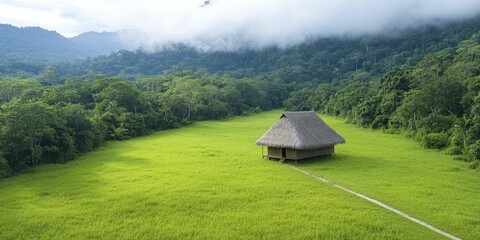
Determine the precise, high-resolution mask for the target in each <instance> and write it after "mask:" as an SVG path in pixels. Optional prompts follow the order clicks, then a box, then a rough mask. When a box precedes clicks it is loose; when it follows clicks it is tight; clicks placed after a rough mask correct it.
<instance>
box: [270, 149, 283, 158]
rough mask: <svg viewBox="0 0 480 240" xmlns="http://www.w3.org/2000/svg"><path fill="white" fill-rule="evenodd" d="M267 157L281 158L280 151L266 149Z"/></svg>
mask: <svg viewBox="0 0 480 240" xmlns="http://www.w3.org/2000/svg"><path fill="white" fill-rule="evenodd" d="M268 157H269V158H278V159H280V158H282V149H281V148H274V147H268Z"/></svg>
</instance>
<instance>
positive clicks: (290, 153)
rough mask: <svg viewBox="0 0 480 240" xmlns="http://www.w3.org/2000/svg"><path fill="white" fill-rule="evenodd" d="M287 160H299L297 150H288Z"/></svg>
mask: <svg viewBox="0 0 480 240" xmlns="http://www.w3.org/2000/svg"><path fill="white" fill-rule="evenodd" d="M287 159H292V160H297V150H296V149H291V148H287Z"/></svg>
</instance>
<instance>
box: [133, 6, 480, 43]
mask: <svg viewBox="0 0 480 240" xmlns="http://www.w3.org/2000/svg"><path fill="white" fill-rule="evenodd" d="M175 2H176V3H175V4H173V3H172V4H171V5H168V4H167V5H166V6H165V7H164V8H163V7H161V6H158V7H157V9H161V10H160V11H159V12H158V11H156V10H155V8H154V7H153V6H152V7H151V8H150V7H149V8H148V9H145V10H146V11H145V12H142V15H141V16H139V15H136V16H135V15H134V16H132V17H129V19H130V20H131V22H130V23H129V24H131V25H130V26H129V29H131V31H130V32H129V33H130V34H125V35H124V37H125V39H128V40H129V41H130V42H135V43H136V44H138V45H140V46H142V48H143V49H147V50H151V51H153V50H156V49H158V48H162V46H165V45H168V44H170V43H183V44H186V45H188V46H192V47H195V48H197V49H199V50H203V51H211V50H222V51H232V50H238V49H242V48H262V47H265V46H279V47H288V46H291V45H296V44H299V43H301V42H304V41H305V40H308V39H314V38H318V37H329V36H345V35H348V36H357V35H362V34H379V33H383V32H385V31H390V32H392V31H396V30H401V29H403V28H407V27H415V26H417V25H422V24H426V23H431V22H441V21H445V20H458V19H464V18H469V17H472V16H474V15H476V14H478V13H480V1H478V0H459V1H442V0H440V1H439V0H403V1H398V2H396V1H384V0H360V1H351V0H337V1H327V0H295V1H291V0H284V1H277V0H263V1H258V0H212V1H210V3H209V4H207V5H202V1H175ZM178 2H181V4H179V3H178ZM145 13H147V14H145ZM132 33H133V34H132Z"/></svg>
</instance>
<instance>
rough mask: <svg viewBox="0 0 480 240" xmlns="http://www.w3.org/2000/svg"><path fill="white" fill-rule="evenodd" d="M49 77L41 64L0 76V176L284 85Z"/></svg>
mask: <svg viewBox="0 0 480 240" xmlns="http://www.w3.org/2000/svg"><path fill="white" fill-rule="evenodd" d="M55 79H56V76H55V75H54V74H53V73H52V72H51V71H45V72H44V74H42V75H41V76H39V77H38V80H36V79H18V78H6V79H3V80H0V109H1V111H0V130H1V131H0V156H1V157H3V158H4V160H3V158H2V159H0V178H1V177H4V176H8V175H12V174H15V173H18V172H21V171H23V170H25V169H28V167H35V166H38V165H40V164H43V163H65V162H67V161H69V160H72V159H73V158H74V157H75V156H77V155H79V154H81V153H84V152H88V151H91V150H92V149H94V148H96V147H98V146H100V145H101V144H102V143H103V142H104V141H108V140H124V139H128V138H132V137H137V136H142V135H145V134H147V133H149V132H151V131H152V130H164V129H170V128H176V127H179V126H182V125H188V124H190V123H191V122H192V121H195V120H205V119H221V118H225V117H228V116H233V115H240V114H248V113H251V112H258V111H261V110H268V109H271V108H275V107H279V106H280V105H281V102H282V100H283V98H282V96H286V93H285V91H286V90H285V88H284V87H283V86H280V85H275V84H273V85H272V84H267V82H265V81H262V80H259V79H233V78H229V77H220V76H207V75H204V74H202V73H200V72H197V73H192V72H178V73H175V74H173V75H166V76H152V77H142V78H139V79H138V80H137V81H135V82H129V81H127V80H124V79H120V78H105V77H102V76H95V75H94V76H90V77H88V78H87V79H86V80H80V79H71V80H69V81H67V83H66V84H63V85H53V86H49V83H51V82H52V81H54V80H55ZM40 83H42V84H44V85H41V84H40Z"/></svg>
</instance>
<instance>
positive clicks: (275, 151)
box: [267, 146, 335, 160]
mask: <svg viewBox="0 0 480 240" xmlns="http://www.w3.org/2000/svg"><path fill="white" fill-rule="evenodd" d="M334 151H335V150H334V146H331V147H325V148H321V149H314V150H296V149H290V148H287V159H290V160H300V159H305V158H313V157H319V156H325V155H331V154H333V153H334ZM267 156H268V157H269V158H276V159H281V158H282V149H281V148H273V147H268V155H267Z"/></svg>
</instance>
